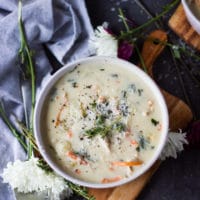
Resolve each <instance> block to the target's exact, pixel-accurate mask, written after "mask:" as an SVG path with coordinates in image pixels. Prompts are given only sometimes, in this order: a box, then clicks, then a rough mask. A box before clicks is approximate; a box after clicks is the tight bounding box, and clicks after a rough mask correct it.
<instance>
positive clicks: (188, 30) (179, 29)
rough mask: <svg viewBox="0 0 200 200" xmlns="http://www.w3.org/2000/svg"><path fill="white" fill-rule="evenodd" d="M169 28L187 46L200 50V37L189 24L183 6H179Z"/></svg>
mask: <svg viewBox="0 0 200 200" xmlns="http://www.w3.org/2000/svg"><path fill="white" fill-rule="evenodd" d="M169 27H170V28H171V29H172V30H173V31H174V32H175V33H176V34H177V35H178V36H179V37H180V38H182V39H183V40H184V41H185V42H186V43H187V44H189V45H191V46H192V47H194V48H195V49H197V50H200V35H199V34H198V33H197V32H196V31H195V30H194V29H193V28H192V26H191V25H190V23H189V22H188V20H187V18H186V15H185V11H184V9H183V6H182V4H180V5H179V6H178V8H177V9H176V11H175V13H174V14H173V15H172V17H171V18H170V20H169Z"/></svg>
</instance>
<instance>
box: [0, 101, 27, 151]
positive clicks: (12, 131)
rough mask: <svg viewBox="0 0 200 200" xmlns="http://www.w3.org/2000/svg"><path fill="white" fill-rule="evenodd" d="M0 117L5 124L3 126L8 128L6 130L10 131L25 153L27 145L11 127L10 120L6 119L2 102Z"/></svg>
mask: <svg viewBox="0 0 200 200" xmlns="http://www.w3.org/2000/svg"><path fill="white" fill-rule="evenodd" d="M0 116H1V118H2V119H3V121H4V122H5V124H6V125H7V126H8V128H9V129H10V131H11V133H12V134H13V135H14V136H15V137H16V138H17V140H18V141H19V143H20V144H21V145H22V147H23V148H24V150H25V151H27V150H28V146H27V144H26V143H25V142H24V140H23V139H22V137H21V135H20V133H19V132H18V131H17V130H16V129H15V128H14V126H13V125H12V123H11V122H10V120H9V119H8V117H7V115H6V113H5V111H4V108H3V104H2V102H1V103H0Z"/></svg>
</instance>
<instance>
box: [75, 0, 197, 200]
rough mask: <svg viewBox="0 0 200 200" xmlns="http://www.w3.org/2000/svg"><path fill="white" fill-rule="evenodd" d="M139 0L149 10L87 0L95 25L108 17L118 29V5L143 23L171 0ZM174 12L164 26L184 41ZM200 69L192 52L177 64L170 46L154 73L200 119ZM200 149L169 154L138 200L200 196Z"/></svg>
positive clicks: (118, 1)
mask: <svg viewBox="0 0 200 200" xmlns="http://www.w3.org/2000/svg"><path fill="white" fill-rule="evenodd" d="M137 2H139V3H142V4H143V6H144V7H145V8H146V9H147V10H146V11H145V10H144V9H142V7H141V5H140V6H139V3H136V1H135V0H86V5H87V8H88V12H89V15H90V19H91V22H92V24H93V26H94V28H96V27H97V26H98V25H102V23H103V22H105V21H107V22H108V23H109V27H110V28H111V29H112V30H113V31H114V32H117V31H119V30H121V29H124V27H123V24H122V22H121V21H120V20H119V17H118V8H121V9H122V10H123V11H124V13H125V15H126V17H128V18H130V19H133V20H134V21H135V23H136V24H138V25H141V24H142V23H144V22H146V21H147V20H148V19H149V18H150V17H151V16H150V15H152V16H154V15H156V14H157V13H160V12H161V11H162V10H163V6H165V5H166V4H167V3H169V2H171V1H169V0H143V1H142V0H141V1H137ZM147 11H148V12H147ZM148 13H149V14H150V15H149V14H148ZM172 13H173V11H172V12H171V13H169V14H167V15H166V16H165V17H163V18H162V20H161V24H162V28H163V29H164V30H166V31H167V33H168V35H169V37H170V40H171V41H173V42H175V43H178V44H183V42H182V41H181V39H180V38H178V37H176V35H175V34H174V33H173V32H172V31H171V30H170V29H169V27H168V25H167V21H168V19H169V18H170V16H171V14H172ZM155 27H156V26H151V27H150V28H149V30H153V29H155ZM189 51H192V49H189ZM199 72H200V64H199V62H195V60H194V59H191V58H190V57H189V56H185V55H182V61H181V62H178V66H176V65H175V64H174V62H173V59H172V57H171V55H170V53H169V49H166V50H165V51H164V52H163V53H162V54H161V55H160V57H159V58H158V59H157V61H156V63H155V64H154V74H155V75H154V77H155V80H156V82H157V83H158V85H159V86H161V87H162V88H164V89H166V90H167V91H169V92H170V93H171V94H173V95H175V96H178V97H180V98H181V99H182V100H184V101H185V102H187V103H188V104H190V107H191V109H192V110H193V113H194V115H195V116H196V118H197V119H200V87H199V85H200V84H199V82H198V81H197V80H195V81H194V80H193V79H194V78H196V79H199V80H200V76H199ZM181 81H182V82H183V83H184V88H185V92H186V95H187V96H188V99H189V101H187V100H186V99H187V98H186V97H185V95H184V90H183V85H182V84H181ZM199 153H200V151H199V150H198V149H186V150H184V152H182V153H181V154H179V156H178V158H177V159H171V158H169V159H167V160H166V161H164V162H163V163H162V165H161V167H160V168H159V170H158V171H157V172H156V173H155V174H154V176H153V178H152V179H151V181H150V182H149V183H148V184H147V186H146V187H145V189H144V190H143V191H142V193H141V194H140V196H139V197H138V200H199V199H200V155H199ZM74 199H77V198H76V197H75V198H74Z"/></svg>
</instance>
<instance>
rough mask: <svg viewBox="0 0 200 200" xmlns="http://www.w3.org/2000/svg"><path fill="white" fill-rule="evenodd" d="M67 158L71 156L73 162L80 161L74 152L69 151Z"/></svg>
mask: <svg viewBox="0 0 200 200" xmlns="http://www.w3.org/2000/svg"><path fill="white" fill-rule="evenodd" d="M67 156H69V157H70V158H71V159H73V160H77V159H78V156H77V155H76V154H75V153H74V152H72V151H68V153H67Z"/></svg>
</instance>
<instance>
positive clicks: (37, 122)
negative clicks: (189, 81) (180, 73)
mask: <svg viewBox="0 0 200 200" xmlns="http://www.w3.org/2000/svg"><path fill="white" fill-rule="evenodd" d="M90 62H93V63H95V64H96V63H104V64H105V62H106V63H110V64H112V65H115V64H116V65H119V64H120V65H121V66H123V67H124V69H129V70H132V71H133V73H136V74H137V76H138V77H140V78H141V79H142V81H144V82H145V83H146V84H147V85H148V86H149V88H150V89H151V90H152V91H153V92H154V94H155V98H156V99H157V101H158V104H159V106H160V108H161V115H162V116H161V118H162V119H163V125H162V132H161V137H160V142H159V144H158V148H157V151H156V152H155V154H154V155H153V156H152V158H151V159H150V160H149V161H148V163H146V164H145V165H144V166H143V167H141V168H140V170H138V171H137V172H136V173H134V174H133V175H132V176H131V177H129V178H127V179H122V180H121V181H118V182H113V183H107V184H102V183H91V182H86V181H82V180H79V179H77V178H74V177H72V176H70V175H69V174H67V173H66V172H65V171H63V170H62V169H61V167H60V166H59V165H58V164H57V163H55V162H54V161H53V159H52V157H51V155H50V153H49V152H48V150H47V145H46V144H45V138H44V137H43V134H44V133H43V132H42V131H41V123H42V122H43V121H42V120H43V119H42V117H41V113H42V108H43V106H44V103H45V99H46V97H47V95H48V93H49V91H50V89H51V88H52V87H53V86H54V84H55V83H56V82H57V81H58V80H59V79H60V78H61V77H62V76H63V75H64V74H65V73H68V72H69V71H71V70H72V69H73V68H74V67H75V66H77V64H79V63H80V64H81V63H82V64H87V63H90ZM34 132H35V137H36V141H37V144H38V147H39V150H40V153H41V154H42V156H43V158H44V159H45V160H46V162H47V163H48V164H49V165H50V166H51V168H52V169H53V170H55V172H57V173H58V174H59V175H61V176H62V177H64V178H65V179H67V180H69V181H71V182H73V183H75V184H78V185H82V186H86V187H92V188H108V187H114V186H118V185H121V184H124V183H127V182H129V181H131V180H134V179H136V178H137V177H138V176H140V175H141V174H143V173H144V172H145V171H147V170H148V169H149V168H150V167H151V166H152V164H153V163H154V162H155V161H156V160H157V159H158V157H159V155H160V153H161V151H162V149H163V147H164V144H165V141H166V137H167V132H168V111H167V107H166V104H165V101H164V98H163V96H162V94H161V92H160V90H159V88H158V87H157V85H156V84H155V82H154V81H153V80H152V79H151V78H150V77H149V76H148V75H147V74H146V73H145V72H143V71H142V70H141V69H139V68H138V67H137V66H135V65H133V64H131V63H130V62H127V61H124V60H121V59H117V58H109V57H90V58H85V59H82V60H79V61H76V62H74V63H70V64H68V65H66V66H64V67H62V68H61V69H60V70H59V71H57V72H56V73H55V74H54V75H53V76H52V77H51V78H50V80H49V81H48V82H47V83H46V86H45V87H44V88H43V90H42V91H41V93H40V96H39V99H38V100H37V102H36V109H35V115H34Z"/></svg>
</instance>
